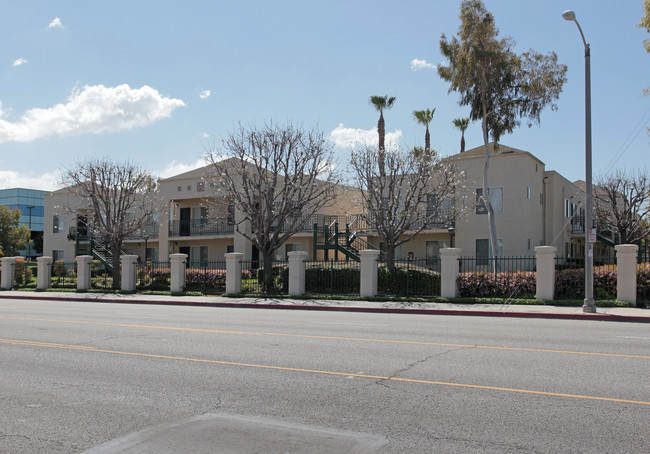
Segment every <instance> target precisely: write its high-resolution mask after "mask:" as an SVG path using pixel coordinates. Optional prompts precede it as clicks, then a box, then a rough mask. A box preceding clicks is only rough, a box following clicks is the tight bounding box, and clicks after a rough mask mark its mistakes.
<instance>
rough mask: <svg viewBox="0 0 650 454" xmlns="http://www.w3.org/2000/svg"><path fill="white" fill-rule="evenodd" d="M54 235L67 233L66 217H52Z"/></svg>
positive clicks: (57, 215)
mask: <svg viewBox="0 0 650 454" xmlns="http://www.w3.org/2000/svg"><path fill="white" fill-rule="evenodd" d="M52 233H65V217H64V216H62V215H60V214H55V215H54V216H53V217H52Z"/></svg>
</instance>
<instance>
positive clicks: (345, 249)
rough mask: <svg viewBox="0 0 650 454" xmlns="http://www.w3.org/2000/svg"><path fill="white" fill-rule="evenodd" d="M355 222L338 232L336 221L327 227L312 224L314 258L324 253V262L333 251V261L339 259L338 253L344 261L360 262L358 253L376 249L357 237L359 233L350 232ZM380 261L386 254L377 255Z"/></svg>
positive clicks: (381, 252)
mask: <svg viewBox="0 0 650 454" xmlns="http://www.w3.org/2000/svg"><path fill="white" fill-rule="evenodd" d="M354 224H355V220H354V219H353V221H352V222H351V223H347V224H346V225H345V230H339V223H338V220H335V221H333V222H332V223H330V224H329V225H327V224H325V225H321V226H319V225H318V224H314V256H316V255H317V251H319V250H323V251H325V260H329V259H330V257H329V252H330V251H333V253H334V259H335V260H338V259H339V253H340V254H342V255H343V256H344V257H345V259H346V260H355V261H357V262H358V261H360V260H361V258H360V254H359V251H361V250H363V249H375V250H377V248H376V247H375V246H373V245H372V244H370V243H368V242H367V241H366V240H364V239H363V238H361V237H360V236H359V234H360V232H359V231H351V229H350V225H354ZM379 255H380V259H385V258H386V254H385V253H384V252H383V251H380V253H379Z"/></svg>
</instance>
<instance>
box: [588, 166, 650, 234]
mask: <svg viewBox="0 0 650 454" xmlns="http://www.w3.org/2000/svg"><path fill="white" fill-rule="evenodd" d="M594 201H595V207H594V208H595V212H596V213H595V214H596V219H597V220H598V223H599V224H600V226H601V228H602V227H604V228H606V229H609V230H611V231H613V232H615V233H618V235H619V236H620V241H621V243H622V244H640V242H641V240H643V239H645V238H646V237H647V236H648V234H649V233H650V226H649V225H648V223H647V219H646V216H647V215H648V213H649V212H650V205H649V202H650V178H649V177H648V175H647V174H645V173H641V172H636V173H629V172H626V171H617V172H616V173H614V174H613V175H607V176H601V177H599V178H598V179H597V180H596V186H594Z"/></svg>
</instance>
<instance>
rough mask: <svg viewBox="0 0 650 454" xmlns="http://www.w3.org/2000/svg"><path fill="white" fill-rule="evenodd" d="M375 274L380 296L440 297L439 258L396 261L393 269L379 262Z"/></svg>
mask: <svg viewBox="0 0 650 454" xmlns="http://www.w3.org/2000/svg"><path fill="white" fill-rule="evenodd" d="M377 273H378V275H377V293H378V294H379V295H381V296H400V297H409V296H420V297H435V296H440V259H439V258H427V259H407V260H396V261H395V264H394V266H393V267H388V266H387V264H386V263H385V262H380V263H379V267H378V270H377ZM357 291H358V290H357Z"/></svg>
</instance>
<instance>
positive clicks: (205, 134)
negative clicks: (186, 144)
mask: <svg viewBox="0 0 650 454" xmlns="http://www.w3.org/2000/svg"><path fill="white" fill-rule="evenodd" d="M201 137H203V138H204V139H209V138H210V134H208V133H207V132H202V133H201Z"/></svg>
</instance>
